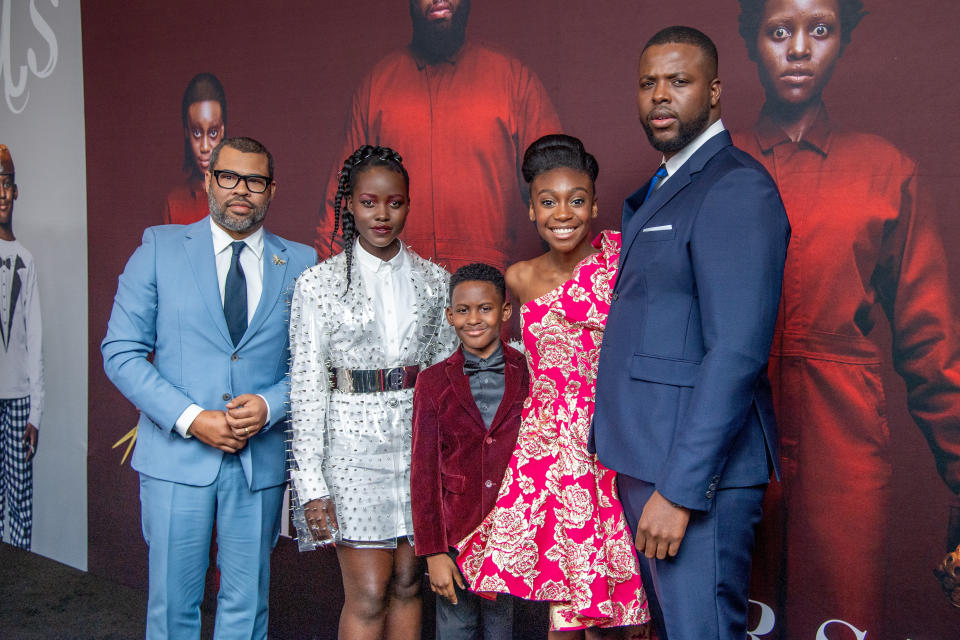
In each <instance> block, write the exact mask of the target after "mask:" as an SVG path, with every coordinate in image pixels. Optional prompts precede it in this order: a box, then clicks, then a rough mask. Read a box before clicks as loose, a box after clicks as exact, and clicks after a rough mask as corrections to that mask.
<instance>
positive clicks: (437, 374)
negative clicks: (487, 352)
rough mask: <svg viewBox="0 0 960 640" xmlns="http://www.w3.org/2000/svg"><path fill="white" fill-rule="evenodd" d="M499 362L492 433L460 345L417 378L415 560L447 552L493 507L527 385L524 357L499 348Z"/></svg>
mask: <svg viewBox="0 0 960 640" xmlns="http://www.w3.org/2000/svg"><path fill="white" fill-rule="evenodd" d="M503 359H504V371H503V375H504V390H503V400H501V402H500V407H499V408H498V409H497V413H496V415H495V416H494V418H493V423H492V424H491V425H490V429H489V430H487V428H486V427H485V426H484V423H483V418H482V417H481V416H480V410H479V409H478V408H477V404H476V402H475V401H474V399H473V394H472V393H471V392H470V381H469V379H468V378H467V376H466V375H464V373H463V362H464V358H463V351H462V347H461V349H457V350H456V351H455V352H454V353H453V355H452V356H450V357H449V358H447V359H446V360H444V361H443V362H440V363H437V364H435V365H433V366H432V367H430V368H429V369H426V370H424V371H422V372H420V375H419V376H418V377H417V386H416V389H415V390H414V393H413V456H412V463H411V472H410V497H411V501H412V503H413V540H414V543H415V546H416V552H417V555H421V556H425V555H433V554H435V553H444V552H446V551H447V550H449V548H450V547H451V546H454V545H456V543H457V542H459V541H460V540H461V539H463V538H464V537H466V535H467V534H468V533H470V532H471V531H473V529H475V528H476V527H477V525H479V524H480V521H481V520H483V518H484V516H486V515H487V513H489V512H490V510H491V509H493V506H494V504H495V503H496V501H497V493H499V491H500V481H501V480H503V474H504V472H505V471H506V470H507V465H508V464H509V463H510V457H511V455H512V454H513V449H514V446H515V445H516V443H517V433H518V432H519V431H520V412H521V410H522V409H523V402H524V400H526V398H527V393H528V390H529V386H530V378H529V374H528V373H527V364H526V362H525V360H524V357H523V354H522V353H520V352H519V351H517V350H516V349H513V348H512V347H509V346H507V345H506V344H504V345H503Z"/></svg>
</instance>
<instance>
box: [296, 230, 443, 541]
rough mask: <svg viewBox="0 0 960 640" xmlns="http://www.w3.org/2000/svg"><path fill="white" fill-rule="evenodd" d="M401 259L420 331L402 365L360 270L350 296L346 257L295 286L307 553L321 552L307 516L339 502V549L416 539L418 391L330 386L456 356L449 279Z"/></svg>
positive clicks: (302, 529)
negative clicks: (392, 353) (413, 459)
mask: <svg viewBox="0 0 960 640" xmlns="http://www.w3.org/2000/svg"><path fill="white" fill-rule="evenodd" d="M403 250H405V251H407V252H408V254H407V256H408V258H409V259H410V265H411V268H410V278H411V281H412V283H413V289H414V293H415V300H416V303H415V305H416V308H415V313H416V316H417V329H416V331H414V332H412V333H411V335H410V336H409V337H408V339H407V340H406V341H405V342H404V343H403V344H401V345H400V354H401V355H400V361H399V362H397V361H388V360H387V356H386V355H385V354H384V350H383V348H382V336H381V335H380V332H379V331H378V329H377V322H376V319H375V316H374V311H373V309H374V305H373V304H372V301H371V300H370V299H369V298H368V297H367V296H366V294H365V292H364V287H363V283H362V282H361V281H360V278H361V277H362V276H361V270H360V268H359V267H358V265H357V264H356V262H354V264H353V269H352V282H351V284H350V287H349V288H348V289H346V290H345V287H346V282H347V277H346V257H345V256H344V254H343V253H340V254H338V255H336V256H334V257H332V258H330V259H328V260H325V261H324V262H322V263H320V264H318V265H316V266H314V267H312V268H310V269H308V270H306V271H305V272H304V273H303V274H302V275H301V276H300V277H299V278H298V279H297V283H296V288H295V290H294V294H293V300H292V302H291V308H290V418H291V427H292V428H291V432H292V436H291V442H290V453H291V464H290V467H291V471H290V480H291V489H292V504H293V510H294V513H293V519H294V523H295V524H296V525H297V530H298V538H299V542H300V548H301V550H303V549H310V548H314V547H315V546H317V545H318V543H317V542H316V541H315V540H314V539H313V536H312V535H311V533H310V531H309V530H308V528H307V527H306V522H305V519H304V517H303V508H302V505H304V504H306V503H308V502H310V501H311V500H314V499H317V498H324V497H332V498H333V500H334V503H335V506H336V512H337V519H338V521H339V525H340V529H339V532H338V534H337V535H336V541H337V542H344V541H345V542H346V543H348V544H349V543H357V544H360V545H363V546H382V547H390V546H394V545H395V543H396V539H397V537H398V536H400V535H411V534H412V533H413V525H412V522H411V515H410V447H411V420H412V414H413V389H403V390H398V391H383V392H376V393H344V392H341V391H339V390H337V389H331V385H330V372H331V370H332V369H334V368H346V369H386V368H391V367H396V366H406V365H421V366H422V367H427V366H429V365H431V364H434V363H436V362H439V361H441V360H443V359H444V358H446V357H447V356H449V355H450V354H451V353H452V352H453V350H454V349H455V348H456V345H457V337H456V334H455V333H454V331H453V328H452V327H450V325H449V324H448V323H447V322H446V320H445V318H444V309H445V308H446V305H447V295H448V293H447V287H448V282H449V277H450V276H449V274H448V273H447V272H446V271H445V270H444V269H443V268H441V267H439V266H437V265H435V264H433V263H432V262H429V261H428V260H425V259H423V258H421V257H420V256H418V255H417V254H416V253H414V252H413V251H411V250H409V249H406V248H404V249H403Z"/></svg>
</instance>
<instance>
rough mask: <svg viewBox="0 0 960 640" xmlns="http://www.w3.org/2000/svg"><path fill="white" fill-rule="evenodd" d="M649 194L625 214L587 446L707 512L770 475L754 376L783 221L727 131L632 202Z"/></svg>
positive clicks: (770, 431)
mask: <svg viewBox="0 0 960 640" xmlns="http://www.w3.org/2000/svg"><path fill="white" fill-rule="evenodd" d="M648 184H649V183H648ZM647 186H648V185H644V186H643V187H642V188H640V189H639V190H638V191H637V192H636V193H634V194H633V195H631V196H630V197H629V198H627V200H626V202H624V205H623V249H622V251H621V254H620V268H619V274H618V277H617V283H616V286H615V287H614V293H613V302H612V304H611V306H610V315H609V317H608V319H607V326H606V332H605V334H604V340H603V348H602V349H601V351H600V364H599V371H598V373H597V394H596V406H595V412H594V419H593V429H592V432H591V445H592V446H594V447H595V450H596V452H597V454H598V456H599V459H600V461H601V462H602V463H603V464H605V465H606V466H607V467H609V468H611V469H614V470H615V471H617V472H619V473H625V474H627V475H629V476H632V477H634V478H638V479H640V480H643V481H645V482H648V483H651V484H654V485H655V486H656V488H657V490H658V491H659V492H660V493H661V494H662V495H663V496H665V497H666V498H667V499H669V500H671V501H673V502H675V503H678V504H681V505H683V506H685V507H688V508H690V509H697V510H701V511H706V510H708V509H709V508H710V504H711V500H712V499H713V497H714V496H715V495H716V490H717V489H720V488H725V487H748V486H755V485H762V484H765V483H766V482H767V481H768V479H769V477H770V467H771V465H772V466H773V468H774V469H777V468H778V465H779V456H778V453H777V432H776V425H775V421H774V415H773V402H772V398H771V391H770V383H769V381H768V380H767V375H766V368H767V359H768V358H769V355H770V343H771V341H772V339H773V329H774V323H775V321H776V317H777V308H778V303H779V300H780V287H781V284H782V279H783V265H784V260H785V259H786V251H787V243H788V241H789V238H790V224H789V222H788V221H787V216H786V212H785V211H784V209H783V203H782V202H781V200H780V194H779V192H778V191H777V187H776V185H775V184H774V182H773V180H772V179H771V178H770V176H769V174H768V173H767V172H766V170H765V169H764V168H763V166H761V165H760V164H759V163H758V162H757V161H756V160H754V159H753V158H751V157H750V156H749V155H748V154H746V153H744V152H743V151H741V150H739V149H737V148H736V147H734V146H733V145H732V143H731V140H730V134H729V133H727V132H726V131H724V132H722V133H719V134H717V135H716V136H714V137H713V138H711V139H710V140H708V141H707V142H706V143H704V145H703V146H702V147H701V148H700V149H698V150H697V152H696V153H694V154H693V155H692V156H691V157H690V159H689V160H687V162H685V163H684V164H683V165H682V166H681V167H680V168H679V170H678V171H677V173H676V174H674V175H673V176H671V177H670V179H669V180H668V181H667V182H666V183H664V184H663V186H662V187H661V188H660V189H658V190H657V191H654V192H653V193H652V194H651V196H650V198H649V199H648V200H646V201H645V202H644V199H643V198H644V196H645V194H646V192H647Z"/></svg>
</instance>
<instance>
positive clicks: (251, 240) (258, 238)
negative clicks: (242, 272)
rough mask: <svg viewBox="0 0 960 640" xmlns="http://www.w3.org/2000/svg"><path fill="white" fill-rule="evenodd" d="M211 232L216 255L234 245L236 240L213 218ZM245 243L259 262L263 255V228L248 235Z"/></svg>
mask: <svg viewBox="0 0 960 640" xmlns="http://www.w3.org/2000/svg"><path fill="white" fill-rule="evenodd" d="M210 231H211V233H212V234H213V253H214V254H215V255H216V254H218V253H220V252H221V251H224V250H226V249H227V248H228V247H229V246H230V245H231V244H233V242H234V239H233V238H232V237H230V234H229V233H227V232H226V231H224V230H223V228H222V227H220V225H218V224H217V223H216V222H214V221H213V218H210ZM243 241H244V242H246V243H247V249H249V250H250V251H252V252H253V254H254V255H255V256H257V260H259V259H260V256H261V255H262V254H263V227H262V226H261V227H260V228H259V229H257V230H256V231H254V232H253V233H251V234H250V235H248V236H247V237H246V238H244V239H243Z"/></svg>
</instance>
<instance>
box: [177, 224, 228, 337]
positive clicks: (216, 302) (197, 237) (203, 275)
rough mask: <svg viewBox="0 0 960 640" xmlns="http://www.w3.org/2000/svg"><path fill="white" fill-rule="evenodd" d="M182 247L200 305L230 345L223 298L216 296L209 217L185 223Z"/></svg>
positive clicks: (215, 269) (218, 289)
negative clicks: (198, 291) (191, 272)
mask: <svg viewBox="0 0 960 640" xmlns="http://www.w3.org/2000/svg"><path fill="white" fill-rule="evenodd" d="M183 248H184V250H185V251H186V254H187V262H189V264H190V269H191V270H192V271H193V277H194V280H195V281H196V283H197V288H198V289H199V290H200V298H201V300H203V305H204V307H206V309H207V313H209V314H210V319H211V321H213V325H214V326H215V327H216V328H217V330H218V331H219V332H220V335H221V336H222V337H223V339H224V340H225V341H226V342H227V344H229V345H230V348H231V349H233V340H231V339H230V331H229V330H228V329H227V321H226V319H225V318H224V317H223V302H222V301H221V300H220V284H219V282H218V281H217V260H216V258H215V257H214V255H213V235H212V234H211V233H210V221H209V220H208V219H207V218H204V219H203V220H201V221H200V222H196V223H194V224H192V225H190V226H189V227H187V232H186V237H185V238H184V240H183Z"/></svg>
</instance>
